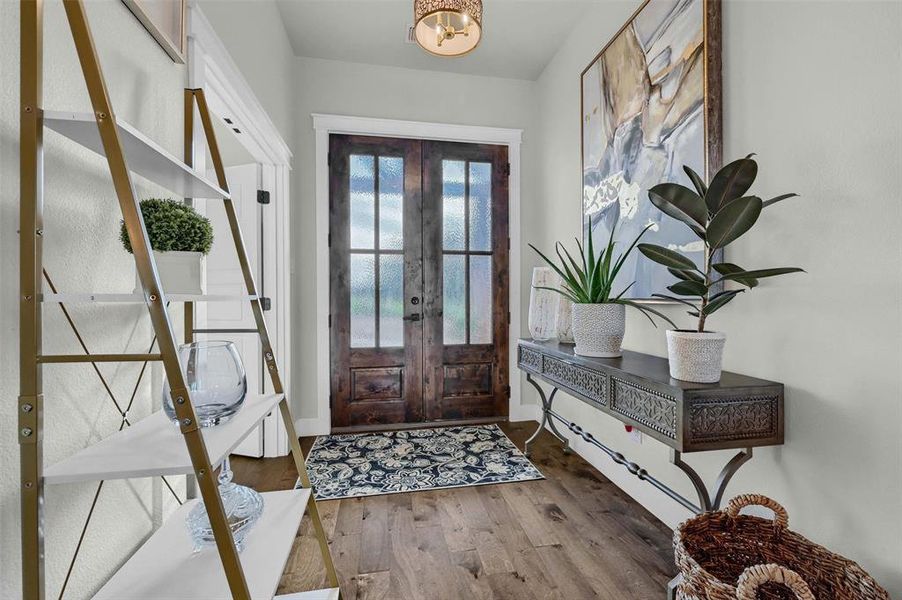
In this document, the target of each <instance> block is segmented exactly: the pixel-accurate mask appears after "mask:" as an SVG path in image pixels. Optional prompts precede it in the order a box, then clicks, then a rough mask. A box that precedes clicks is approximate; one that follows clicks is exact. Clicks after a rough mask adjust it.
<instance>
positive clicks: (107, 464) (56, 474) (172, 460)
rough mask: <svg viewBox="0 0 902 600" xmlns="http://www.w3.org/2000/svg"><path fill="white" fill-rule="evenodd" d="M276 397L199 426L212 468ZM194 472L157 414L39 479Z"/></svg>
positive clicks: (177, 435)
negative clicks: (227, 418) (218, 421)
mask: <svg viewBox="0 0 902 600" xmlns="http://www.w3.org/2000/svg"><path fill="white" fill-rule="evenodd" d="M281 399H282V394H267V395H252V394H248V395H247V398H246V399H245V401H244V405H243V406H242V407H241V410H239V411H238V413H237V414H236V415H235V416H233V417H232V419H231V420H230V421H229V422H227V423H224V424H222V425H217V426H216V427H205V428H203V429H202V430H201V431H202V432H203V436H204V442H205V443H206V446H207V453H208V454H209V456H210V463H211V464H212V465H213V466H216V465H217V464H219V463H220V462H222V459H224V458H225V457H226V456H228V454H229V453H230V452H231V451H232V450H234V449H235V447H236V446H238V444H239V443H241V441H242V440H243V439H244V438H245V437H247V435H248V434H249V433H250V432H251V431H253V430H254V428H255V427H256V426H257V425H259V424H260V422H261V421H263V419H264V417H266V415H267V414H269V413H270V412H271V411H272V410H273V409H274V408H276V405H277V404H278V403H279V401H280V400H281ZM193 472H194V467H193V466H192V464H191V459H190V457H189V456H188V448H187V447H186V446H185V440H184V437H182V433H181V432H180V431H179V428H178V425H176V424H175V423H173V422H172V421H170V420H169V418H168V417H166V415H165V414H164V413H163V411H159V412H156V413H154V414H152V415H150V416H149V417H146V418H144V419H142V420H140V421H138V422H137V423H134V424H133V425H132V426H131V427H126V428H125V429H123V430H122V431H117V432H116V433H114V434H113V435H111V436H109V437H107V438H105V439H103V440H101V441H100V442H98V443H96V444H94V445H92V446H88V447H87V448H84V449H82V450H79V451H78V452H76V453H75V454H73V455H72V456H70V457H68V458H65V459H63V460H62V461H60V462H58V463H56V464H54V465H52V466H50V467H47V468H46V469H45V470H44V481H45V482H46V483H48V484H57V483H74V482H77V481H98V480H101V479H131V478H137V477H152V476H155V475H184V474H187V473H193Z"/></svg>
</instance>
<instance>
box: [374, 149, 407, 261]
mask: <svg viewBox="0 0 902 600" xmlns="http://www.w3.org/2000/svg"><path fill="white" fill-rule="evenodd" d="M403 199H404V159H403V158H401V157H395V156H380V157H379V248H381V249H383V250H401V249H402V248H403V239H404V238H403V232H404V216H403V214H404V206H403Z"/></svg>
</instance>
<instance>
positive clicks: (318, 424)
mask: <svg viewBox="0 0 902 600" xmlns="http://www.w3.org/2000/svg"><path fill="white" fill-rule="evenodd" d="M294 428H295V430H296V431H297V434H298V437H306V436H311V435H329V422H328V421H327V420H325V419H320V418H319V417H314V418H312V419H295V421H294Z"/></svg>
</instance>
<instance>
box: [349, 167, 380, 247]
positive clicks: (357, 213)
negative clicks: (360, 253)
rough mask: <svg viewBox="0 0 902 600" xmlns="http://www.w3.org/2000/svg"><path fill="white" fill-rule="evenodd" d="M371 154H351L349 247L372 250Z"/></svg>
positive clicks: (374, 181)
mask: <svg viewBox="0 0 902 600" xmlns="http://www.w3.org/2000/svg"><path fill="white" fill-rule="evenodd" d="M374 162H375V161H374V158H373V157H372V156H361V155H358V154H352V155H351V164H350V167H351V176H350V177H351V182H350V191H351V248H358V249H366V250H372V249H373V248H374V244H375V240H376V225H375V220H374V214H375V203H376V199H375V187H376V179H375V176H374V171H373V163H374Z"/></svg>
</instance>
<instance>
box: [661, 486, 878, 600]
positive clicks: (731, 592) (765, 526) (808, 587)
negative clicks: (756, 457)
mask: <svg viewBox="0 0 902 600" xmlns="http://www.w3.org/2000/svg"><path fill="white" fill-rule="evenodd" d="M752 505H759V506H764V507H766V508H769V509H771V510H772V511H773V512H774V519H773V520H769V519H762V518H760V517H753V516H749V515H740V514H739V511H740V510H741V509H742V508H743V507H745V506H752ZM788 524H789V517H788V515H787V513H786V509H784V508H783V507H782V506H780V505H779V504H777V503H776V502H774V501H773V500H771V499H770V498H768V497H766V496H760V495H756V494H749V495H744V496H737V497H736V498H733V500H731V501H730V503H729V505H728V506H727V507H726V509H724V510H722V511H718V512H710V513H705V514H703V515H699V516H698V517H694V518H692V519H689V520H688V521H686V522H684V523H683V524H682V525H680V527H679V528H678V529H677V531H676V533H675V534H674V548H675V550H676V561H677V565H678V566H679V568H680V573H681V574H682V576H683V581H682V582H681V583H680V585H679V587H678V588H677V598H679V599H680V600H737V599H738V600H756V598H761V599H767V600H772V599H779V600H791V599H793V598H800V599H801V600H814V599H815V598H816V599H817V600H834V599H835V600H874V599H879V600H890V598H889V594H887V593H886V590H884V589H883V588H881V587H880V586H879V585H877V582H876V581H874V580H873V579H872V578H871V577H870V576H869V575H868V574H867V573H866V572H865V571H864V570H863V569H862V568H861V567H859V566H858V565H857V564H856V563H854V562H852V561H850V560H848V559H845V558H843V557H842V556H839V555H837V554H834V553H832V552H830V551H829V550H827V549H826V548H824V547H822V546H819V545H817V544H815V543H814V542H811V541H809V540H807V539H805V538H804V537H802V536H801V535H799V534H797V533H795V532H794V531H792V530H790V529H789V528H788Z"/></svg>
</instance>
